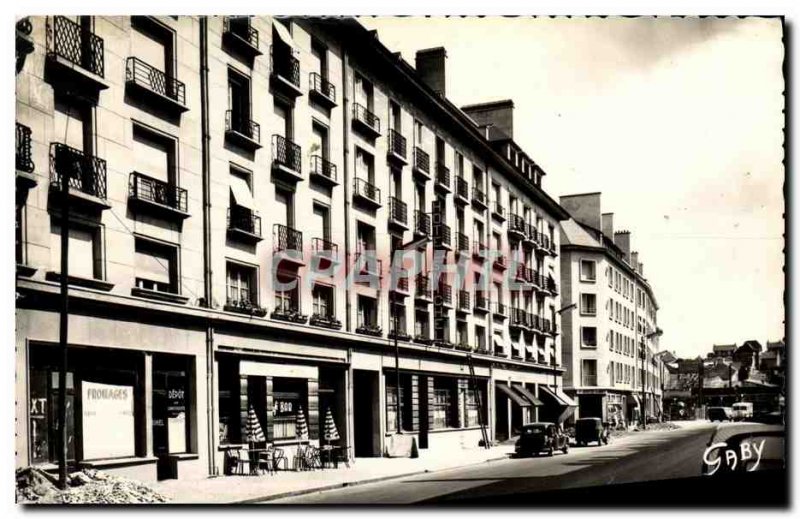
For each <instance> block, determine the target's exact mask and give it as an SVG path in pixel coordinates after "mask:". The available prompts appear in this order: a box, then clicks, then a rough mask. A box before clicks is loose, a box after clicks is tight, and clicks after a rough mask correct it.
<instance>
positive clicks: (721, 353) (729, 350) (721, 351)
mask: <svg viewBox="0 0 800 519" xmlns="http://www.w3.org/2000/svg"><path fill="white" fill-rule="evenodd" d="M735 351H736V344H715V345H714V347H713V348H712V352H711V353H712V355H713V356H715V357H732V356H733V352H735Z"/></svg>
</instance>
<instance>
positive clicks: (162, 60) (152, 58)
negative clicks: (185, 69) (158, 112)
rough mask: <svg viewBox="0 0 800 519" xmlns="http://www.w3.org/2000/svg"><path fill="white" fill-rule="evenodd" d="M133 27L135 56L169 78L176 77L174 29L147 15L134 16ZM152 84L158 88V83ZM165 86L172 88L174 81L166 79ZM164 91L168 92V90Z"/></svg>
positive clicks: (132, 46) (132, 19)
mask: <svg viewBox="0 0 800 519" xmlns="http://www.w3.org/2000/svg"><path fill="white" fill-rule="evenodd" d="M131 27H132V28H133V31H131V34H132V37H133V41H132V45H131V49H134V52H135V56H136V57H137V58H139V59H140V60H142V61H144V62H145V63H147V64H148V65H150V66H151V67H153V68H154V69H156V70H158V71H161V72H163V73H164V75H165V76H166V77H167V78H172V77H174V75H175V57H174V55H173V54H174V52H173V39H174V37H173V33H172V31H171V30H170V29H168V28H167V27H165V26H163V25H161V24H160V23H159V22H157V21H156V20H154V19H152V18H150V17H147V16H133V17H132V18H131ZM151 81H152V79H151ZM151 86H152V87H154V90H155V89H156V88H155V87H156V85H151ZM164 86H165V87H167V88H172V82H171V81H166V84H165V85H164ZM162 88H163V87H162ZM162 93H165V94H166V92H162ZM167 95H169V94H167Z"/></svg>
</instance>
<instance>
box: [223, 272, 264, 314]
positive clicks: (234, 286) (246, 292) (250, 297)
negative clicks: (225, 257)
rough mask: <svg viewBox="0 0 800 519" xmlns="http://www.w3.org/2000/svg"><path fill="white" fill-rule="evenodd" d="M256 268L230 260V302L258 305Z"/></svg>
mask: <svg viewBox="0 0 800 519" xmlns="http://www.w3.org/2000/svg"><path fill="white" fill-rule="evenodd" d="M256 279H257V275H256V268H255V267H251V266H247V265H242V264H241V263H235V262H232V261H229V262H228V280H227V295H226V297H227V298H228V304H232V305H244V306H258V290H257V288H256V287H257V285H256Z"/></svg>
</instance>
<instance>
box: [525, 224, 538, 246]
mask: <svg viewBox="0 0 800 519" xmlns="http://www.w3.org/2000/svg"><path fill="white" fill-rule="evenodd" d="M522 242H523V243H525V244H529V245H533V246H536V247H538V246H539V231H537V230H536V227H534V226H533V225H530V224H525V236H524V237H523V238H522Z"/></svg>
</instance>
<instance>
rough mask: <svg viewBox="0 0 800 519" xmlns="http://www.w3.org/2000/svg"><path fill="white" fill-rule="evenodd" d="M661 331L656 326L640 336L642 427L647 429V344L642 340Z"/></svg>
mask: <svg viewBox="0 0 800 519" xmlns="http://www.w3.org/2000/svg"><path fill="white" fill-rule="evenodd" d="M663 333H664V330H662V329H661V328H656V331H654V332H652V333H648V334H647V335H645V336H644V337H642V344H641V349H640V351H639V357H641V359H642V429H647V415H645V410H646V408H647V393H646V392H645V381H646V380H647V364H646V362H647V344H646V343H645V342H644V341H645V340H647V339H652V338H653V337H661V335H663Z"/></svg>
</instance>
